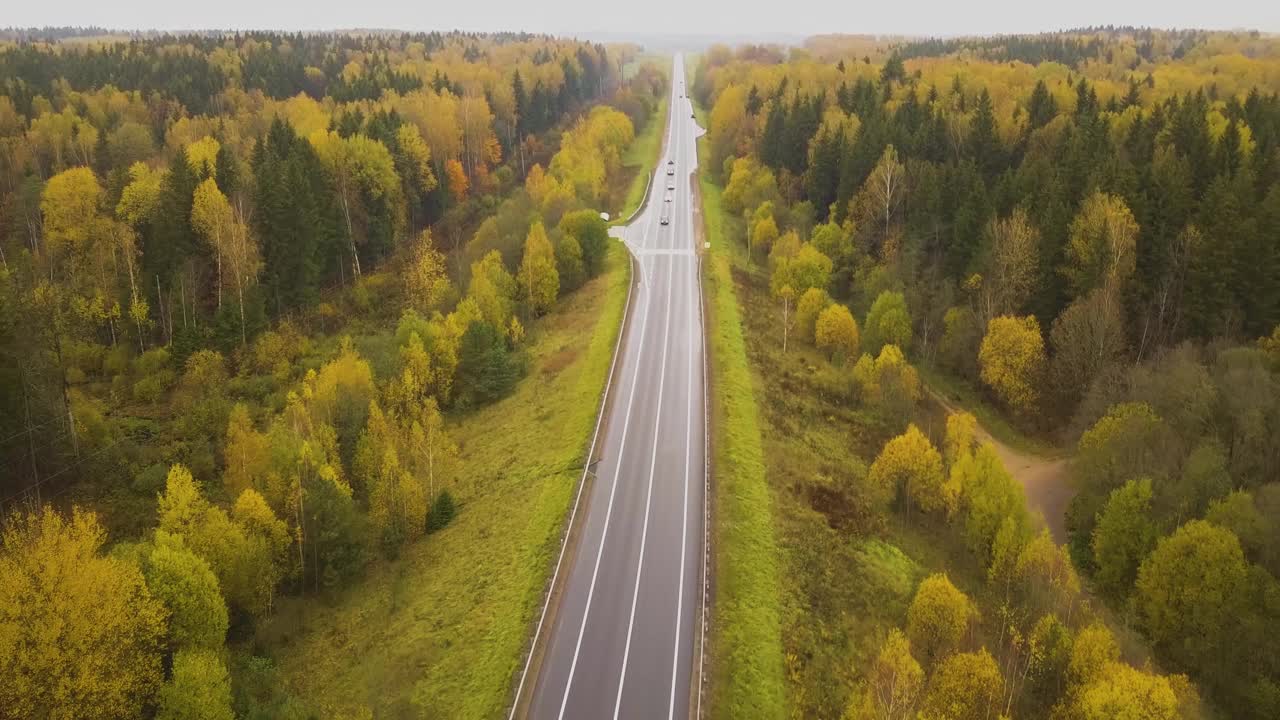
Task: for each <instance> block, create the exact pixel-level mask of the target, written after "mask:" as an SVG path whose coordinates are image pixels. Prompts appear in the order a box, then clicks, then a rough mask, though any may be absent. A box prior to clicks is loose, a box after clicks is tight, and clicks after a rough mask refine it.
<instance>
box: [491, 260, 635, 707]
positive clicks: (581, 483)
mask: <svg viewBox="0 0 1280 720" xmlns="http://www.w3.org/2000/svg"><path fill="white" fill-rule="evenodd" d="M636 264H637V265H639V262H638V261H636ZM641 272H642V273H643V269H641ZM630 310H631V283H630V282H628V283H627V301H626V304H625V305H623V307H622V324H621V325H619V326H618V338H617V339H616V340H615V341H614V343H613V359H612V360H610V361H609V375H608V377H606V378H605V382H604V393H603V394H601V395H600V409H599V410H598V411H597V412H596V429H595V431H594V432H593V433H591V445H589V446H588V447H587V461H586V462H584V463H583V464H582V477H580V478H578V492H577V493H576V494H575V495H574V498H573V510H571V511H570V512H569V523H568V524H567V525H565V530H564V536H563V537H562V538H560V555H559V557H557V558H556V569H555V571H554V572H552V573H551V584H550V585H548V586H547V588H548V589H547V596H546V598H544V599H543V602H542V613H541V614H540V615H539V616H538V627H537V628H535V629H534V631H533V642H532V643H530V647H529V657H527V658H525V661H524V669H523V670H521V671H520V684H519V685H517V686H516V697H515V702H513V703H512V704H511V713H510V714H509V715H507V720H514V718H515V716H516V708H517V707H519V705H520V694H521V693H522V692H524V683H525V680H526V679H527V678H528V676H529V665H530V664H532V662H533V654H534V650H536V649H537V647H536V646H537V644H538V638H539V637H540V636H541V635H542V625H543V623H544V622H546V620H547V607H548V606H549V605H550V603H551V593H552V591H554V590H555V587H556V580H557V579H558V578H559V577H560V568H561V566H562V565H563V563H564V552H565V548H566V547H568V545H569V542H568V540H569V533H570V531H572V530H573V521H574V518H576V517H577V516H578V507H579V506H580V505H581V504H582V488H583V487H585V486H586V484H587V472H588V471H589V469H590V467H591V456H592V455H595V452H596V441H597V440H599V438H600V425H601V423H602V422H603V421H604V410H605V403H607V402H608V400H609V390H610V388H612V387H613V372H614V370H615V369H616V368H617V367H618V350H620V349H621V348H622V338H623V337H625V336H626V333H627V315H628V312H629V311H630ZM646 312H647V311H646Z"/></svg>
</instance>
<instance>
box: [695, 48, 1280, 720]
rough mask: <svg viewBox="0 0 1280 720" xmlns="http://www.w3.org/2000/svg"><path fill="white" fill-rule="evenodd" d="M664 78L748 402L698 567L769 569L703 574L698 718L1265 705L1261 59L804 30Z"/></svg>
mask: <svg viewBox="0 0 1280 720" xmlns="http://www.w3.org/2000/svg"><path fill="white" fill-rule="evenodd" d="M691 86H692V93H693V95H694V97H695V99H696V101H697V102H698V103H699V105H700V106H701V118H702V122H703V123H704V124H705V125H706V126H707V128H708V131H709V132H708V135H707V137H706V138H705V140H704V141H703V143H704V144H703V146H702V152H703V161H704V163H705V165H704V168H705V170H704V176H703V178H702V185H701V187H702V191H703V198H704V202H705V203H706V205H707V211H708V226H707V232H708V236H709V239H710V241H711V242H712V245H713V246H714V247H718V248H719V250H718V251H717V253H715V255H718V256H717V257H714V259H713V262H712V266H711V271H710V277H709V283H710V286H711V288H712V289H711V290H710V291H709V292H710V294H711V295H712V296H713V297H715V296H717V295H718V294H719V295H720V296H721V297H722V298H725V297H726V296H727V299H720V300H717V301H715V302H714V303H712V305H713V307H715V308H717V310H715V311H714V312H713V315H718V316H719V317H720V320H719V322H720V323H721V325H720V327H721V328H722V330H721V331H720V334H719V336H718V338H717V340H716V343H713V345H712V352H713V355H715V354H719V355H720V357H721V359H720V360H719V361H718V363H720V364H718V365H717V366H716V367H718V368H721V369H722V371H723V372H725V373H728V374H729V375H730V376H732V374H733V371H732V370H730V369H728V367H729V366H732V365H735V364H741V363H745V364H746V365H747V367H748V368H749V369H750V371H751V379H743V380H742V381H740V382H739V381H736V380H734V381H733V382H737V383H738V384H737V385H735V387H736V388H737V390H738V391H739V392H742V393H747V394H750V393H752V392H754V393H755V396H756V397H755V403H756V406H757V408H758V409H757V410H755V411H740V408H739V403H738V401H736V400H734V399H733V398H728V397H725V396H724V395H721V399H720V402H721V403H722V404H723V406H724V407H725V408H727V409H726V410H725V413H726V415H725V422H726V423H728V424H729V425H730V426H731V427H730V428H729V429H727V430H724V431H723V432H724V433H725V434H724V435H721V436H720V437H724V438H727V439H726V440H725V441H724V442H726V443H728V444H730V445H731V446H732V447H731V448H729V449H727V450H723V451H722V454H721V455H720V459H719V460H717V462H718V463H723V467H725V468H729V467H736V468H738V469H739V470H738V472H739V473H740V475H739V476H738V477H737V478H735V483H737V482H741V477H746V476H750V475H751V474H752V473H755V472H759V473H760V477H759V480H758V483H759V486H760V487H761V488H763V489H762V490H761V491H760V492H763V493H764V494H763V495H760V496H756V497H754V498H753V503H754V504H752V505H747V504H743V503H737V502H735V501H734V498H740V497H742V493H743V492H744V491H743V490H742V489H741V488H740V487H737V486H735V487H734V488H733V489H731V490H722V491H721V493H722V494H721V495H720V497H721V501H722V502H724V503H727V504H724V505H723V506H722V507H724V508H726V509H725V512H728V513H731V515H730V516H729V517H722V518H721V519H720V520H719V521H718V522H720V523H722V528H723V529H722V532H724V533H729V534H728V535H725V536H724V537H723V538H722V542H721V547H719V548H718V549H717V557H718V558H720V560H718V561H717V562H718V567H719V568H720V570H719V572H721V573H722V574H725V573H732V572H735V567H736V566H735V564H734V558H735V557H736V556H738V555H742V554H745V553H748V552H749V553H753V555H752V561H751V563H750V565H751V567H750V568H747V567H742V568H741V572H742V573H743V574H744V575H743V576H744V577H746V576H747V575H749V574H752V573H758V572H760V571H759V570H756V569H755V568H761V567H763V568H772V567H773V564H774V563H775V562H776V566H777V573H778V577H777V579H776V581H774V582H771V583H767V584H766V585H767V587H765V588H761V587H760V586H759V585H757V586H755V587H753V588H750V589H748V588H746V587H745V586H744V585H742V584H741V583H738V582H734V581H733V580H725V579H722V580H721V582H722V583H724V587H725V588H727V589H726V590H723V591H722V592H725V593H730V595H728V596H726V597H723V598H721V599H719V600H717V603H721V602H723V603H726V604H728V605H729V606H731V607H734V608H737V607H738V606H740V605H746V606H748V607H750V608H752V611H751V612H746V611H744V612H743V614H742V616H741V618H742V619H741V621H740V622H741V625H733V626H732V627H730V628H728V629H725V630H723V631H721V634H720V636H721V637H722V638H723V639H722V640H720V642H721V643H722V647H721V649H719V650H717V651H714V652H713V654H714V653H715V652H718V653H720V654H721V655H722V656H723V657H725V658H728V659H725V660H722V662H723V663H724V664H723V665H722V666H721V668H720V671H719V674H716V675H713V678H712V684H713V685H712V687H713V691H712V696H713V698H715V700H716V705H715V706H716V707H717V711H718V712H719V713H721V714H720V715H719V716H723V717H733V716H735V715H741V714H743V713H748V710H749V709H750V708H753V707H756V708H759V707H765V708H768V710H767V711H761V712H762V714H769V715H776V716H783V715H790V716H797V717H837V716H844V717H857V718H862V717H866V718H913V717H918V718H994V717H998V716H1000V717H1006V716H1007V717H1054V718H1114V717H1134V718H1137V717H1141V718H1162V719H1172V718H1197V717H1210V718H1211V717H1233V718H1259V719H1261V718H1271V717H1276V716H1277V714H1280V644H1278V643H1277V640H1276V638H1277V635H1276V633H1275V632H1274V629H1275V628H1276V627H1280V582H1278V580H1277V578H1280V565H1278V564H1277V561H1276V559H1277V557H1278V555H1277V553H1280V521H1278V520H1277V511H1280V484H1278V483H1277V481H1278V480H1280V475H1277V472H1278V470H1280V455H1277V450H1276V446H1275V442H1274V439H1275V438H1276V437H1280V327H1278V324H1280V43H1277V42H1276V40H1275V39H1274V38H1271V37H1267V36H1265V35H1259V34H1257V33H1248V32H1239V33H1224V32H1198V31H1157V30H1147V29H1136V28H1115V27H1108V28H1088V29H1080V30H1074V31H1069V32H1062V33H1053V34H1045V35H1034V36H1010V37H992V38H972V39H969V38H963V39H950V40H911V39H877V38H867V37H855V36H847V37H846V36H838V35H831V36H820V37H816V38H813V39H811V40H810V42H808V43H807V44H806V45H805V46H803V47H795V48H780V47H771V46H742V47H738V48H732V49H731V48H728V47H724V46H717V47H713V48H711V49H710V50H708V51H707V52H706V53H704V54H703V55H702V56H701V61H700V63H699V65H698V67H697V71H696V74H695V76H694V78H693V79H692V83H691ZM734 305H741V309H740V310H733V309H732V306H734ZM725 308H728V310H725ZM738 317H740V318H741V330H740V331H738V330H737V329H735V327H734V326H735V325H736V324H737V322H738V320H737V318H738ZM726 328H727V329H726ZM739 332H740V335H739ZM753 388H754V389H753ZM717 392H718V393H720V392H722V391H717ZM956 397H959V398H962V399H964V401H965V402H963V403H960V404H961V405H962V406H963V409H962V408H960V407H956V402H955V398H956ZM965 410H972V414H971V413H970V412H965ZM757 416H758V418H757ZM975 416H976V417H975ZM979 420H981V422H979ZM757 423H758V425H759V431H758V438H759V439H758V440H757V446H756V447H752V443H751V442H746V443H745V444H744V443H742V442H741V437H742V436H743V435H747V436H750V435H752V430H753V429H754V426H755V424H757ZM993 436H994V437H993ZM716 442H717V441H715V440H713V447H714V446H715V445H716ZM1033 455H1034V456H1036V457H1039V456H1040V455H1044V456H1046V457H1047V458H1048V460H1046V461H1045V463H1044V464H1046V465H1047V464H1048V463H1049V462H1050V461H1052V462H1054V463H1057V464H1060V465H1061V466H1062V467H1065V477H1064V478H1063V479H1062V483H1063V485H1064V486H1065V491H1066V492H1067V493H1068V494H1069V501H1067V503H1066V509H1065V512H1061V511H1059V514H1060V515H1061V516H1058V517H1045V516H1044V515H1045V512H1046V509H1045V506H1043V505H1042V504H1040V499H1039V498H1038V496H1036V495H1035V494H1033V493H1032V492H1031V490H1030V489H1029V488H1028V487H1026V486H1024V483H1023V482H1021V481H1020V480H1019V479H1018V478H1019V477H1020V473H1021V472H1022V470H1021V468H1019V467H1018V466H1016V465H1012V464H1010V463H1009V462H1008V461H1007V460H1005V461H1002V459H1003V458H1005V457H1016V458H1027V457H1032V456H1033ZM744 457H746V458H756V462H758V463H759V470H758V471H757V470H755V469H753V468H754V467H755V466H753V465H752V464H751V462H749V461H748V460H744V459H743V458H744ZM1024 464H1025V463H1024ZM741 473H746V475H741ZM733 513H737V514H733ZM761 518H762V519H761ZM743 523H755V524H754V525H752V527H753V528H755V529H756V530H757V531H759V532H758V533H756V535H755V536H754V537H752V538H750V539H746V538H742V539H736V538H735V536H734V535H733V534H732V533H733V530H732V529H731V528H736V527H738V526H740V525H742V524H743ZM1055 528H1061V530H1054V529H1055ZM761 537H764V539H763V540H761ZM735 543H737V544H735ZM775 546H776V549H775ZM770 572H772V570H770ZM735 577H736V576H735ZM775 584H776V586H777V588H778V589H777V590H776V591H775V590H774V589H773V586H774V585H775ZM766 618H772V620H770V622H773V623H776V628H777V630H776V632H770V631H768V630H767V627H772V626H768V625H766V630H763V631H755V630H752V629H751V628H753V627H759V626H761V625H762V619H766ZM726 622H729V623H730V624H731V625H732V624H733V623H734V622H739V621H738V620H736V619H734V618H731V619H729V620H728V621H726ZM779 638H780V639H781V642H780V646H779ZM735 663H736V665H735ZM734 667H738V668H742V667H750V668H751V670H750V672H749V673H748V676H749V678H750V679H749V680H742V679H741V678H739V677H738V676H737V674H736V672H737V671H736V670H734ZM713 672H715V671H714V670H713Z"/></svg>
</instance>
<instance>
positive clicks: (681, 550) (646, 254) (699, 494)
mask: <svg viewBox="0 0 1280 720" xmlns="http://www.w3.org/2000/svg"><path fill="white" fill-rule="evenodd" d="M669 108H670V117H669V122H668V123H667V143H666V148H667V150H666V154H665V156H664V157H663V158H662V159H661V160H660V162H659V163H658V167H657V170H656V172H655V173H654V177H653V179H652V183H653V184H652V186H651V189H650V192H649V200H648V203H647V205H646V207H645V209H644V210H643V211H641V212H640V213H639V214H638V215H637V216H636V217H635V219H634V220H633V222H632V223H631V224H630V225H628V226H627V228H626V229H625V231H624V232H623V235H624V238H625V241H626V243H627V246H628V247H629V248H630V249H631V252H632V253H633V254H634V256H635V258H636V268H637V270H638V272H637V273H636V277H635V278H633V281H634V282H635V286H634V287H633V291H632V293H633V294H632V299H631V303H630V311H629V317H628V318H627V320H626V332H625V335H624V337H623V339H622V341H621V345H620V346H619V349H618V357H617V359H616V362H617V367H616V368H615V372H614V374H613V380H612V384H611V386H610V390H609V398H608V402H607V405H606V408H607V409H606V411H605V412H606V414H605V416H604V417H603V418H602V421H603V429H602V433H603V435H602V439H601V441H600V442H599V443H598V444H597V449H596V453H595V455H594V460H595V461H596V465H595V475H594V479H593V482H592V484H591V485H590V487H589V489H588V491H587V493H586V495H585V496H584V497H583V498H582V500H581V502H582V505H581V507H580V508H579V509H578V511H577V519H576V523H577V524H578V527H577V528H575V530H574V532H575V533H576V536H577V540H576V546H575V550H574V552H572V553H571V555H569V556H567V559H566V560H565V562H564V567H561V568H559V570H558V576H559V577H558V583H559V584H560V585H561V588H560V589H561V594H560V599H559V602H558V606H557V607H556V612H555V613H554V619H553V620H551V621H549V623H550V624H549V627H548V628H546V630H547V632H545V633H543V637H541V638H535V643H543V644H544V646H543V647H542V648H540V649H541V651H542V653H541V662H540V663H539V664H538V667H537V676H536V678H522V679H521V684H522V686H524V685H525V680H526V679H527V680H528V688H526V690H527V689H530V688H531V690H532V695H531V697H529V698H528V699H527V702H520V700H521V699H520V698H517V708H520V709H521V710H522V711H525V710H527V713H528V715H529V716H530V717H533V718H538V719H540V720H541V719H545V718H556V719H560V718H593V719H594V718H659V717H663V718H676V717H681V718H683V717H688V715H689V714H690V698H691V694H690V693H691V682H692V674H693V670H694V669H695V667H696V665H697V658H696V657H695V656H694V648H695V637H696V635H697V630H698V628H697V626H696V623H697V622H698V619H699V617H700V603H701V599H702V583H703V563H702V559H703V552H704V533H703V518H704V514H703V513H704V498H703V495H704V493H703V489H704V480H705V473H704V448H705V418H704V413H703V410H704V394H703V381H704V378H703V355H702V349H703V342H702V333H703V327H702V310H701V297H700V293H701V290H700V285H699V280H698V257H697V254H696V250H695V247H694V232H693V198H692V197H691V193H690V180H691V174H692V173H693V171H694V169H695V167H696V164H697V159H696V145H695V139H696V137H697V133H698V129H697V126H696V125H695V123H694V121H693V120H692V119H691V109H690V105H689V100H688V99H687V98H686V97H685V90H684V65H683V61H682V59H681V58H680V57H679V56H677V57H676V58H675V60H674V65H673V72H672V82H671V100H670V103H669ZM668 160H670V161H671V162H672V163H673V164H672V165H671V166H670V167H671V171H672V172H671V174H668ZM668 197H669V198H670V199H669V200H668V199H667V198H668ZM664 205H668V206H669V207H667V208H666V212H667V215H666V216H667V217H669V222H668V223H667V224H663V223H662V222H661V219H662V218H663V216H664V207H663V206H664Z"/></svg>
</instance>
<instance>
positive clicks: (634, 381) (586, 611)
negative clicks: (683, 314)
mask: <svg viewBox="0 0 1280 720" xmlns="http://www.w3.org/2000/svg"><path fill="white" fill-rule="evenodd" d="M641 292H642V293H643V294H642V296H641V298H640V301H641V302H642V303H643V308H644V315H643V316H641V318H640V335H639V336H638V337H637V338H636V342H638V343H640V344H639V346H638V347H637V348H636V355H635V357H636V366H635V371H634V372H633V373H632V377H631V392H630V393H629V394H628V396H627V410H626V413H625V414H624V415H623V420H622V440H621V441H620V443H619V445H618V457H617V459H616V460H615V461H614V466H613V482H612V483H611V484H610V486H609V504H608V505H607V506H606V508H605V513H604V528H603V529H602V530H601V531H600V545H599V546H598V547H597V549H596V562H595V567H594V568H592V570H591V584H590V585H589V586H588V588H587V604H586V606H585V607H584V608H583V609H582V624H581V625H580V626H579V627H578V639H577V641H576V642H575V643H574V646H573V661H572V662H571V663H570V664H569V677H568V679H566V680H565V683H564V695H563V696H562V697H561V698H560V714H559V718H561V720H563V718H564V711H565V708H566V707H567V706H568V704H569V690H570V689H571V688H572V687H573V674H574V672H575V671H576V670H577V669H578V656H579V654H580V653H581V652H582V636H583V635H584V634H585V633H586V630H587V617H588V616H589V615H590V614H591V600H592V598H593V597H594V596H595V592H596V578H597V577H598V576H599V574H600V559H601V558H602V557H603V556H604V544H605V539H606V538H607V537H608V535H609V520H610V519H611V518H612V516H613V498H614V495H615V494H616V493H617V490H618V475H619V473H621V471H622V455H623V451H624V450H626V447H627V428H628V426H629V425H630V424H631V406H632V403H633V402H634V401H635V399H636V388H637V387H638V386H639V385H640V367H641V366H642V365H643V364H644V363H642V362H640V358H641V357H642V356H643V354H644V332H645V329H646V326H647V325H648V324H649V301H650V297H651V293H650V292H649V291H648V289H647V288H645V287H643V286H642V287H641Z"/></svg>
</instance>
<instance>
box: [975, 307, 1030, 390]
mask: <svg viewBox="0 0 1280 720" xmlns="http://www.w3.org/2000/svg"><path fill="white" fill-rule="evenodd" d="M978 365H979V367H980V368H981V376H982V381H983V382H984V383H986V384H987V386H988V387H990V388H991V389H992V390H994V391H995V393H996V395H997V396H999V397H1000V399H1001V400H1002V401H1003V402H1004V403H1005V404H1006V405H1008V406H1009V408H1010V409H1011V410H1013V411H1014V412H1018V413H1027V412H1030V411H1031V409H1032V408H1033V407H1034V406H1035V404H1036V400H1037V399H1038V398H1039V396H1040V392H1039V389H1038V383H1039V381H1040V379H1041V377H1043V375H1044V366H1045V355H1044V338H1043V337H1042V336H1041V334H1040V323H1039V322H1037V321H1036V318H1035V316H1034V315H1028V316H1026V317H1022V318H1018V317H1009V316H1004V317H997V318H992V319H991V322H990V323H988V324H987V334H986V337H984V338H982V346H981V347H980V348H979V349H978Z"/></svg>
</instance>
